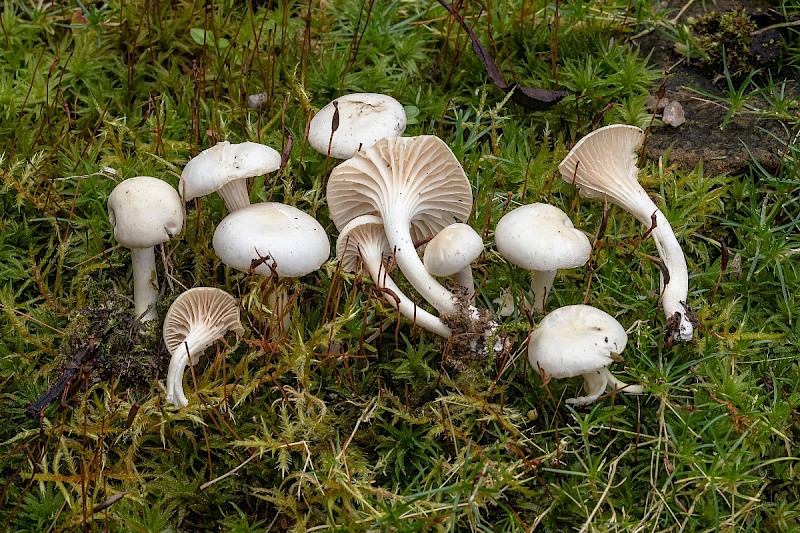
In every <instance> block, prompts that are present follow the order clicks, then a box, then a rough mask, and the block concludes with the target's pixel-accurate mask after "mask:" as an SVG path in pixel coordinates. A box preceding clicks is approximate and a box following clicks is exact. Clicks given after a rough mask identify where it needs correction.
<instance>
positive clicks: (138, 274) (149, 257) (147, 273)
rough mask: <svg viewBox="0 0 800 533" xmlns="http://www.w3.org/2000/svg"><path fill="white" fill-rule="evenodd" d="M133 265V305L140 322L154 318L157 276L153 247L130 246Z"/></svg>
mask: <svg viewBox="0 0 800 533" xmlns="http://www.w3.org/2000/svg"><path fill="white" fill-rule="evenodd" d="M131 266H132V267H133V307H134V313H135V314H136V316H137V317H141V318H140V320H141V321H142V322H146V321H148V320H155V319H156V318H157V315H156V310H155V307H154V306H153V304H155V303H156V300H158V277H157V275H156V252H155V247H153V246H150V247H149V248H131Z"/></svg>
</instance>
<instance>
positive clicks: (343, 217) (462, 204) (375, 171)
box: [327, 135, 472, 239]
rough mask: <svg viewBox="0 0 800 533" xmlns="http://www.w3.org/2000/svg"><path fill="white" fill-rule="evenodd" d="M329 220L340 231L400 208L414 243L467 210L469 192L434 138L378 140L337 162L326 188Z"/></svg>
mask: <svg viewBox="0 0 800 533" xmlns="http://www.w3.org/2000/svg"><path fill="white" fill-rule="evenodd" d="M327 198H328V205H329V207H330V213H331V219H332V220H333V223H334V224H335V225H336V228H337V229H339V230H341V228H343V227H344V225H345V224H347V223H348V222H350V221H351V220H353V219H354V218H355V217H357V216H360V215H376V216H380V217H381V218H382V219H383V220H386V217H383V216H381V214H382V213H388V212H389V210H395V209H399V208H403V209H404V210H405V211H407V212H408V213H410V214H411V217H410V218H411V225H412V234H413V236H414V239H422V238H425V237H430V236H432V235H436V234H437V233H439V232H440V231H441V230H442V229H444V228H445V227H447V226H449V225H450V224H452V223H453V222H455V221H457V220H462V221H463V220H465V219H466V218H467V217H468V216H469V213H470V211H471V210H472V187H471V186H470V184H469V180H468V179H467V175H466V174H465V173H464V169H463V168H461V164H460V163H459V162H458V159H456V156H455V155H453V152H452V151H451V150H450V148H449V147H448V146H447V145H446V144H445V143H444V141H442V140H441V139H440V138H438V137H436V136H435V135H420V136H417V137H393V138H390V139H382V140H380V141H378V142H376V143H375V145H374V146H372V147H371V148H369V149H367V150H362V151H361V152H359V153H357V154H356V155H355V156H353V157H352V158H351V159H348V160H347V161H345V162H344V163H341V164H340V165H338V166H337V167H336V168H334V169H333V171H332V172H331V176H330V179H329V180H328V186H327Z"/></svg>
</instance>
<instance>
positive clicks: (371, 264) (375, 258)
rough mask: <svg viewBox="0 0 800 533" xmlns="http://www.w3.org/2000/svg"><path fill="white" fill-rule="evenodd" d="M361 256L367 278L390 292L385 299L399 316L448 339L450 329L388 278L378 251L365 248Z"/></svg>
mask: <svg viewBox="0 0 800 533" xmlns="http://www.w3.org/2000/svg"><path fill="white" fill-rule="evenodd" d="M376 252H377V253H376ZM361 256H362V261H363V262H364V266H366V267H367V271H368V272H369V276H370V277H371V278H372V281H374V282H375V285H377V286H378V287H379V288H381V289H386V290H387V292H390V294H386V297H385V299H386V300H387V301H388V302H389V304H390V305H392V307H395V308H396V309H397V310H398V311H399V312H400V314H401V315H403V316H404V317H406V318H408V319H409V320H411V321H412V322H413V323H414V324H416V325H417V326H419V327H421V328H422V329H425V330H427V331H430V332H431V333H434V334H436V335H439V336H440V337H444V338H446V339H447V338H449V337H450V334H451V333H452V332H451V331H450V328H448V327H447V326H445V325H444V324H442V321H441V320H439V319H438V318H437V317H435V316H434V315H432V314H431V313H429V312H427V311H426V310H424V309H422V308H421V307H419V306H417V304H415V303H414V302H412V301H411V300H410V299H409V298H408V296H406V295H405V294H404V293H403V292H402V291H401V290H400V288H399V287H398V286H397V285H396V284H395V282H394V280H392V278H391V277H389V273H388V272H387V271H386V269H384V268H383V262H382V258H381V254H380V251H379V250H374V249H370V247H368V246H365V247H364V248H362V250H361Z"/></svg>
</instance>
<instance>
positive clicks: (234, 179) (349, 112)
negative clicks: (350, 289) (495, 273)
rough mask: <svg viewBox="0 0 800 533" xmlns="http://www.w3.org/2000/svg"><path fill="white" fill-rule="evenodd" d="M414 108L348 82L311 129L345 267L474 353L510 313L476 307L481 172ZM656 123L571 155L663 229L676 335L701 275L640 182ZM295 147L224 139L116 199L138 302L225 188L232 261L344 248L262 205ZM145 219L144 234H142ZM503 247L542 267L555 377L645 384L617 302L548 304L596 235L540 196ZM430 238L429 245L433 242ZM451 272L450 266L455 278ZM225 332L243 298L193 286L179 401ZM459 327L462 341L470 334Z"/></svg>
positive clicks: (584, 184) (252, 267)
mask: <svg viewBox="0 0 800 533" xmlns="http://www.w3.org/2000/svg"><path fill="white" fill-rule="evenodd" d="M404 130H405V114H404V111H403V107H402V106H401V105H400V104H399V102H397V101H396V100H394V99H393V98H390V97H388V96H384V95H375V94H363V93H361V94H352V95H345V96H342V97H340V98H338V99H337V100H335V101H333V102H331V103H330V104H328V105H327V106H325V107H324V108H322V110H320V112H319V113H318V114H317V115H316V116H315V117H314V118H313V119H312V121H311V123H310V125H309V143H310V144H311V146H312V147H313V148H315V149H316V150H317V151H318V152H320V153H321V154H323V155H324V156H325V157H326V158H328V157H333V158H337V159H344V161H343V162H341V163H339V164H338V165H337V166H336V167H335V168H334V169H333V170H332V171H331V173H330V176H329V178H328V180H327V189H326V197H327V203H328V208H329V213H330V219H331V221H332V222H333V224H334V226H335V227H336V228H337V230H338V231H339V235H338V237H337V240H336V256H337V258H338V260H339V263H340V265H341V267H342V270H343V271H345V272H358V271H362V272H365V273H366V274H367V275H368V276H369V277H370V278H371V279H372V281H373V283H374V285H375V287H376V288H377V292H378V293H379V294H381V295H382V297H383V299H384V300H385V301H386V302H388V304H389V305H391V306H393V307H394V308H396V309H397V310H398V312H399V313H400V314H401V315H402V316H404V317H406V318H407V319H408V320H409V321H411V322H412V323H413V324H415V325H417V326H419V327H421V328H422V329H424V330H426V331H428V332H430V333H433V334H434V335H438V336H440V337H443V338H446V339H449V340H450V341H451V344H453V342H456V343H457V342H461V343H462V345H463V346H467V347H468V350H469V351H471V353H473V354H484V355H485V354H486V352H487V351H488V350H489V349H493V350H498V351H499V350H503V349H505V348H507V347H506V346H505V343H504V341H500V342H496V343H495V344H494V345H491V348H487V347H486V346H485V344H487V343H486V341H487V340H489V339H492V338H494V337H495V332H496V330H497V327H498V326H497V323H496V322H495V321H494V317H493V316H492V315H491V314H490V313H489V311H487V310H483V309H478V308H476V307H475V306H474V305H473V304H472V302H473V300H474V298H475V294H474V293H475V282H474V280H473V275H472V263H473V262H474V261H475V260H476V259H477V258H478V257H479V256H480V255H481V254H482V253H483V252H484V243H483V239H482V237H481V235H480V234H478V233H477V232H476V231H475V230H474V229H473V228H472V227H471V226H469V225H468V224H466V223H465V221H466V220H467V219H468V218H469V216H470V213H471V212H472V209H473V195H472V186H471V184H470V182H469V180H468V178H467V175H466V173H465V172H464V169H463V168H462V166H461V164H460V162H459V161H458V159H457V158H456V156H455V155H454V154H453V152H452V150H451V149H450V148H449V147H448V146H447V145H446V144H445V143H444V141H442V140H441V139H440V138H438V137H436V136H433V135H420V136H416V137H402V136H401V135H402V133H403V131H404ZM642 138H643V132H642V131H641V130H640V129H639V128H635V127H633V126H622V125H617V126H608V127H605V128H600V129H598V130H597V131H595V132H593V133H591V134H589V135H587V136H585V137H584V138H583V139H581V140H580V141H579V142H578V143H577V144H576V145H575V147H574V148H573V149H572V150H571V151H570V152H569V154H568V155H567V157H566V158H565V159H564V160H563V162H562V163H561V164H560V166H559V170H560V173H561V175H562V177H563V178H564V180H566V181H567V182H568V183H570V184H572V185H574V186H575V187H576V188H577V190H578V193H579V194H580V195H581V196H583V197H587V198H595V199H601V200H607V201H609V202H611V203H614V204H616V205H618V206H620V207H621V208H623V209H624V210H626V211H627V212H629V213H630V214H631V215H633V216H634V217H635V218H636V219H637V220H639V221H640V222H641V223H642V224H645V225H646V227H647V228H648V234H650V235H652V237H653V239H654V241H655V244H656V247H657V248H658V251H659V254H660V255H661V259H662V261H663V263H664V269H663V271H662V277H661V283H662V285H663V290H662V294H661V304H662V305H663V308H664V311H665V313H666V315H667V325H668V339H667V340H668V341H669V342H674V341H689V340H691V339H692V334H693V329H694V323H693V314H692V312H691V309H690V308H689V307H688V305H687V303H686V300H687V293H688V273H687V267H686V261H685V259H684V257H683V253H682V251H681V248H680V245H679V244H678V241H677V239H676V237H675V234H674V232H673V231H672V228H671V226H670V224H669V222H668V221H667V219H666V217H665V216H664V214H663V213H662V212H661V210H660V209H658V207H656V205H655V204H654V203H653V201H652V200H650V198H649V197H648V196H647V193H645V191H644V189H643V188H642V187H641V185H639V182H638V179H637V174H638V169H637V167H636V150H637V149H638V148H639V146H640V145H641V142H642ZM280 165H281V156H280V155H279V154H278V152H276V151H275V150H274V149H272V148H269V147H267V146H264V145H261V144H258V143H252V142H246V143H241V144H231V143H228V142H221V143H219V144H217V145H216V146H213V147H211V148H209V149H207V150H205V151H203V152H202V153H200V154H199V155H198V156H197V157H195V158H193V159H192V160H190V161H189V163H188V164H187V165H186V167H185V168H184V171H183V173H182V175H181V179H180V183H179V187H178V190H179V191H180V194H178V192H177V191H175V189H174V188H173V187H172V186H170V185H169V184H167V183H166V182H164V181H162V180H158V179H155V178H149V177H138V178H131V179H129V180H125V181H123V182H122V183H121V184H120V185H119V186H117V188H116V189H115V190H114V192H112V194H111V196H110V197H109V200H108V209H109V218H110V221H111V224H112V226H113V227H114V234H115V237H116V238H117V240H118V241H119V242H120V244H122V245H123V246H126V247H128V248H130V249H131V253H132V256H133V264H134V293H135V294H134V300H135V303H136V313H137V315H139V316H141V317H142V319H143V320H152V319H153V318H155V312H154V310H153V304H154V302H155V300H156V298H157V296H158V282H157V276H156V268H155V255H154V252H153V247H154V246H155V245H157V244H162V243H164V242H166V241H167V240H169V239H170V238H172V237H174V236H175V235H177V234H178V233H180V231H181V228H182V226H183V220H184V202H188V201H189V200H191V199H193V198H196V197H198V196H203V195H207V194H210V193H212V192H215V191H218V192H219V194H220V195H221V196H222V197H223V199H224V201H225V205H226V206H227V208H228V212H229V214H228V215H227V216H226V217H225V218H224V219H223V220H222V221H221V222H219V224H218V225H217V227H216V229H215V231H214V236H213V247H214V250H215V252H216V254H217V256H218V257H219V258H220V260H221V261H222V262H223V263H225V264H226V265H228V266H230V267H231V268H234V269H237V270H240V271H243V272H247V273H250V274H257V275H261V276H264V278H265V279H271V280H277V279H278V278H281V279H292V278H298V277H301V276H305V275H307V274H309V273H311V272H313V271H315V270H317V269H319V268H320V267H321V265H322V264H323V263H324V262H325V261H326V260H327V259H328V256H329V254H330V244H329V238H328V235H327V234H326V232H325V229H324V228H323V227H322V225H321V224H320V223H319V222H317V220H315V219H314V218H313V217H311V216H309V215H307V214H306V213H304V212H302V211H300V210H299V209H297V208H296V207H293V206H290V205H285V204H281V203H276V202H266V203H257V204H250V198H249V192H248V178H252V177H254V176H258V175H263V174H267V173H270V172H274V171H275V170H277V169H278V168H280ZM137 232H138V233H137ZM494 238H495V243H496V245H497V251H498V252H499V254H500V255H501V256H502V257H504V258H505V259H506V260H507V261H509V262H510V263H512V264H514V265H517V266H519V267H522V268H524V269H527V270H529V271H530V272H531V295H530V300H529V301H525V300H526V299H525V298H523V301H525V305H526V306H527V305H530V306H531V307H532V309H533V311H534V312H536V313H537V314H542V315H544V317H543V318H542V319H541V320H540V322H539V324H538V325H537V327H536V328H535V329H534V330H533V331H532V332H531V334H530V336H529V341H528V356H529V360H530V362H531V365H532V366H533V368H534V369H536V370H537V371H539V372H540V373H542V374H543V376H546V377H547V379H549V378H564V377H572V376H583V378H584V382H585V388H586V391H587V394H586V396H581V397H578V398H572V399H569V400H567V402H568V403H572V404H585V403H589V402H591V401H594V400H596V399H597V398H599V397H600V395H602V394H603V393H604V392H605V391H606V390H608V389H612V390H623V391H625V392H628V393H641V391H642V388H641V386H638V385H627V384H625V383H623V382H621V381H619V380H618V379H617V378H615V377H614V376H613V375H612V374H611V373H610V371H609V370H608V366H609V365H610V363H611V362H612V361H613V358H612V356H613V355H614V354H620V353H621V352H622V351H623V349H624V348H625V345H626V344H627V335H626V333H625V330H624V328H623V327H622V326H621V325H620V324H619V322H617V321H616V319H614V318H613V317H611V316H610V315H608V314H606V313H605V312H603V311H601V310H599V309H595V308H593V307H590V306H587V305H572V306H566V307H562V308H560V309H556V310H554V311H552V312H550V313H548V314H545V310H546V302H547V298H548V295H549V293H550V292H551V290H552V289H553V285H554V281H555V278H556V273H557V271H558V270H559V269H565V268H579V267H581V266H583V265H585V264H586V263H587V262H588V261H589V258H590V255H591V252H592V245H591V243H590V242H589V239H588V237H587V236H586V234H585V233H584V232H583V231H581V230H579V229H577V228H575V227H574V225H573V223H572V221H571V220H570V219H569V217H568V216H567V215H566V214H565V213H564V212H563V211H561V210H560V209H558V208H557V207H555V206H552V205H548V204H542V203H534V204H530V205H524V206H522V207H519V208H517V209H514V210H512V211H510V212H509V213H507V214H506V215H505V216H503V217H502V218H501V219H500V220H499V222H498V223H497V225H496V227H495V231H494ZM420 247H424V250H423V251H422V252H423V253H422V256H421V255H420V250H418V248H420ZM395 267H396V268H397V269H398V270H399V273H401V274H402V275H403V277H404V278H405V280H406V281H407V282H408V283H409V284H410V286H411V287H413V291H414V292H415V293H416V296H415V295H410V294H406V293H405V292H404V291H403V289H401V287H400V285H398V283H396V282H395V279H394V277H395V275H396V274H397V273H396V272H395V271H394V269H395ZM437 278H451V281H450V282H446V284H443V282H442V281H440V279H437ZM282 287H283V286H282V285H280V286H279V285H278V284H275V285H274V287H273V290H272V292H271V293H270V295H269V304H270V308H271V311H272V313H273V314H274V316H275V317H276V318H277V320H276V322H277V323H278V324H279V327H280V328H281V329H282V330H283V331H286V330H288V329H289V328H290V327H291V321H290V320H289V316H290V310H289V309H288V307H287V301H288V297H287V296H286V293H285V292H284V291H283V289H282ZM226 331H234V332H235V333H236V334H237V335H241V334H242V333H243V331H244V330H243V327H242V325H241V322H240V321H239V313H238V304H237V303H236V300H235V299H234V298H233V297H232V296H230V295H229V294H227V293H225V292H224V291H221V290H219V289H213V288H197V289H190V290H189V291H187V292H185V293H184V294H183V295H181V296H180V297H179V298H178V299H177V300H176V301H175V302H174V304H173V305H172V307H171V308H170V310H169V312H168V313H167V318H166V320H165V324H164V339H165V342H166V343H167V346H168V347H169V349H170V352H171V353H172V354H173V356H172V361H171V363H170V368H169V374H168V377H167V400H168V401H169V402H171V403H173V404H175V405H176V406H185V405H186V404H187V399H186V396H185V395H184V393H183V387H182V376H183V369H184V368H185V367H186V366H187V365H189V364H194V363H195V362H196V361H197V357H198V356H199V355H200V353H202V351H203V350H205V349H206V348H207V347H208V346H210V345H211V344H212V343H213V342H214V341H215V340H216V339H217V338H219V337H221V336H222V335H224V333H225V332H226ZM459 339H460V340H459Z"/></svg>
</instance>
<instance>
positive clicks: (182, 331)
mask: <svg viewBox="0 0 800 533" xmlns="http://www.w3.org/2000/svg"><path fill="white" fill-rule="evenodd" d="M228 331H233V332H234V333H235V334H236V335H241V334H242V333H244V327H243V326H242V322H241V321H240V320H239V306H238V304H237V303H236V300H235V299H234V298H233V296H231V295H230V294H228V293H227V292H225V291H223V290H222V289H215V288H212V287H195V288H193V289H189V290H188V291H186V292H184V293H182V294H181V295H180V296H178V297H177V298H176V299H175V301H174V302H172V305H171V306H170V308H169V310H168V311H167V315H166V317H164V344H166V345H167V349H168V350H169V352H170V353H171V354H172V358H171V359H170V361H169V372H168V373H167V401H168V402H169V403H171V404H173V405H175V406H177V407H185V406H186V405H188V404H189V402H188V400H187V399H186V395H185V394H184V393H183V371H184V369H185V368H186V366H187V365H189V364H192V365H195V364H197V361H198V360H199V359H200V355H202V353H203V352H204V351H205V350H206V348H208V347H209V346H211V345H212V344H213V343H214V341H216V340H217V339H219V338H221V337H222V336H223V335H225V333H226V332H228Z"/></svg>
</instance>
